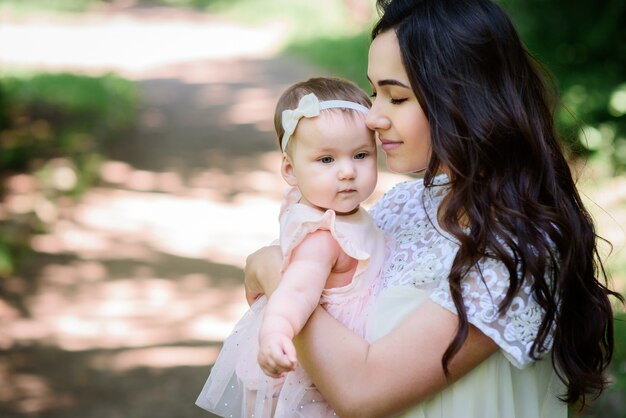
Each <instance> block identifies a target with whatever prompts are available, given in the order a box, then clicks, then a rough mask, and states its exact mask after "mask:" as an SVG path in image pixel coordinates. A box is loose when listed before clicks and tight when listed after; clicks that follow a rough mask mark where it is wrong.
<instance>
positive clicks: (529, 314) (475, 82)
mask: <svg viewBox="0 0 626 418" xmlns="http://www.w3.org/2000/svg"><path fill="white" fill-rule="evenodd" d="M378 6H379V9H380V10H382V17H381V18H380V20H379V21H378V23H377V24H376V26H375V28H374V30H373V41H372V44H371V47H370V52H369V64H368V78H369V80H370V83H371V85H372V89H373V96H374V99H373V104H372V109H371V110H370V113H369V114H368V117H367V124H368V126H369V127H370V128H371V129H373V130H375V131H376V134H377V137H378V139H379V141H380V143H381V148H382V150H383V151H384V152H385V153H386V155H387V165H388V167H389V168H390V169H391V170H392V171H395V172H399V173H416V172H420V171H423V179H420V180H415V181H413V182H407V183H403V184H400V185H398V186H396V187H395V188H394V189H392V190H391V191H390V192H388V193H387V194H386V195H385V197H383V198H382V199H381V201H380V202H378V203H377V204H376V205H375V207H374V208H373V209H372V210H371V213H372V216H373V217H374V219H375V221H376V223H377V225H378V226H379V227H380V228H381V229H382V230H383V231H385V232H386V233H387V234H388V235H390V236H391V237H392V238H393V241H394V242H395V247H394V248H393V249H391V251H390V252H389V255H388V256H387V263H386V266H385V268H384V277H383V282H384V289H383V291H382V292H381V295H380V296H379V299H378V302H377V305H376V307H375V308H374V310H373V312H371V313H370V318H371V320H370V331H371V332H370V335H369V337H370V338H369V339H370V341H372V342H368V341H366V340H364V339H363V338H360V337H358V336H356V335H354V334H352V333H350V332H349V331H347V330H346V329H345V328H343V327H342V326H341V325H340V324H338V323H337V322H336V321H334V320H333V319H332V318H331V317H330V316H329V315H328V314H327V313H326V312H325V311H324V310H323V309H322V308H320V307H318V308H317V309H316V311H315V312H314V314H313V315H312V317H311V318H310V320H309V321H308V323H307V326H306V327H305V328H304V330H303V331H302V332H301V333H300V335H299V336H298V337H297V338H296V347H297V350H298V356H299V359H300V361H301V362H302V364H303V365H304V367H305V369H306V370H307V372H308V373H309V374H310V376H311V378H312V380H313V382H314V383H315V385H316V386H317V388H318V389H319V391H320V392H321V393H322V395H323V396H324V397H325V398H326V399H327V400H328V402H329V404H330V405H331V406H333V407H334V408H335V410H336V411H337V413H338V415H339V416H341V417H344V418H345V417H351V416H358V417H367V416H374V417H378V416H390V415H395V414H399V413H402V412H404V413H406V416H410V417H428V418H434V417H438V418H443V417H487V418H490V417H491V418H496V417H507V418H509V417H511V418H522V417H523V418H531V417H532V418H536V417H545V418H548V417H549V418H554V417H566V416H567V404H568V403H569V404H573V403H576V402H582V404H583V405H584V402H585V399H586V395H587V394H598V393H599V392H601V390H602V389H603V388H604V387H605V385H606V381H605V379H604V377H603V375H602V372H603V370H604V369H605V368H606V366H607V365H608V364H609V362H610V359H611V355H612V351H613V329H612V311H611V305H610V302H609V299H608V296H609V295H614V296H616V297H618V298H620V300H621V299H622V298H621V296H619V295H618V294H616V293H614V292H612V291H610V290H609V289H608V288H607V287H606V280H600V278H602V277H603V276H604V274H603V269H602V264H601V262H600V260H599V257H598V255H597V247H596V235H595V231H594V226H593V224H592V222H591V218H590V216H589V214H588V212H587V211H586V210H585V208H584V206H583V204H582V202H581V200H580V196H579V194H578V192H577V190H576V187H575V185H574V182H573V180H572V177H571V174H570V171H569V168H568V165H567V162H566V161H565V158H564V156H563V153H562V151H561V149H560V146H559V141H558V138H557V136H556V133H555V129H554V122H553V113H552V108H551V105H550V103H549V94H548V91H547V89H546V85H545V83H544V81H543V78H542V77H541V73H540V71H539V67H538V65H537V63H536V62H535V61H534V59H533V58H532V57H531V56H530V54H529V53H528V52H527V51H526V49H525V47H524V46H523V44H522V43H521V41H520V40H519V37H518V35H517V33H516V31H515V29H514V27H513V25H512V24H511V22H510V20H509V18H508V17H507V16H506V14H505V13H504V12H503V11H502V10H501V9H500V8H499V7H498V6H497V5H495V4H494V3H492V2H489V1H488V0H421V1H419V0H413V1H410V0H392V1H379V2H378ZM279 261H280V257H279V256H277V255H276V249H275V248H274V247H268V248H265V249H261V250H260V251H258V252H257V253H255V254H253V255H251V256H250V257H249V259H248V265H247V266H246V285H247V293H248V298H249V300H253V299H254V298H255V297H256V296H257V295H258V294H259V293H268V294H271V292H272V290H273V288H274V287H275V286H276V284H275V283H276V282H277V281H278V280H279V277H278V276H279V275H278V273H277V271H278V269H277V268H276V265H277V264H278V263H279ZM415 405H417V406H415ZM411 407H412V408H411Z"/></svg>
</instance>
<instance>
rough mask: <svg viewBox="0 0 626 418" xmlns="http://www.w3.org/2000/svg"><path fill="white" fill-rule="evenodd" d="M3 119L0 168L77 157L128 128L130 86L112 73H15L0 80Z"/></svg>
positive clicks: (131, 113)
mask: <svg viewBox="0 0 626 418" xmlns="http://www.w3.org/2000/svg"><path fill="white" fill-rule="evenodd" d="M0 86H1V87H0V88H1V89H2V91H3V92H4V95H5V96H6V98H5V100H6V102H7V103H6V105H5V107H4V109H5V113H6V117H7V121H6V122H5V123H6V125H5V129H3V132H2V133H0V139H1V140H2V141H1V144H0V150H2V153H0V169H4V170H7V169H9V170H25V169H27V168H29V167H30V168H33V167H31V166H32V164H33V163H34V164H40V163H38V161H45V160H47V159H50V158H54V157H61V156H70V157H72V158H78V156H81V155H85V154H88V153H92V152H97V149H98V144H99V142H101V141H104V140H106V138H107V137H109V136H111V135H112V133H113V132H117V131H119V130H120V129H123V128H124V127H126V126H128V125H129V124H130V123H131V122H132V121H133V119H134V115H135V109H136V105H137V97H136V91H135V86H134V84H133V83H131V82H129V81H126V80H123V79H121V78H119V77H117V76H114V75H111V74H109V75H105V76H102V77H87V76H80V75H75V74H34V75H15V76H7V77H3V78H0Z"/></svg>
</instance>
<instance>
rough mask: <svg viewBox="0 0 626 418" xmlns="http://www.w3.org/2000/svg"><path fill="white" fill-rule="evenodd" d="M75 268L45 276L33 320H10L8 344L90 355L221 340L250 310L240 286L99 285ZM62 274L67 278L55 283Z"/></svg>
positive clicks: (202, 282) (5, 331) (201, 280)
mask: <svg viewBox="0 0 626 418" xmlns="http://www.w3.org/2000/svg"><path fill="white" fill-rule="evenodd" d="M54 270H56V271H54ZM72 270H73V268H72V266H57V268H56V269H49V270H48V271H47V272H45V274H51V276H49V277H48V276H44V282H43V283H42V284H41V286H40V292H39V293H38V294H36V295H33V297H32V299H31V301H30V314H31V317H30V318H16V317H15V315H11V316H12V317H13V318H12V319H13V320H12V321H11V322H4V323H3V324H2V325H0V333H1V334H2V335H3V338H4V339H5V340H6V339H9V340H11V341H10V343H11V344H9V346H10V345H13V344H24V343H32V342H35V341H39V342H40V343H45V344H46V345H55V346H58V347H61V348H63V349H66V350H87V349H95V348H109V349H113V348H124V347H145V346H153V345H159V344H172V343H175V342H178V341H221V340H223V339H224V337H225V336H226V335H227V333H228V332H229V331H230V329H231V328H232V325H233V323H234V321H236V320H237V319H238V318H239V317H240V316H241V315H243V313H244V312H245V310H246V309H247V304H246V302H245V299H244V297H243V288H242V286H241V285H238V286H231V287H228V288H224V287H220V286H219V285H216V281H215V280H214V279H212V278H211V277H209V276H204V275H195V276H191V277H187V278H185V277H183V278H182V279H181V280H180V281H172V280H169V279H159V278H141V277H132V278H128V279H116V280H107V281H99V282H93V281H90V280H85V279H84V278H83V277H81V276H80V275H79V273H80V271H76V270H75V269H74V271H72ZM59 274H65V275H66V277H67V279H66V280H65V281H59V280H57V279H55V278H56V277H58V276H59ZM46 279H47V280H46ZM2 313H3V314H4V315H6V314H7V313H8V314H10V313H11V312H2ZM4 315H3V316H4ZM5 318H6V317H5ZM2 345H7V341H4V343H3V344H2Z"/></svg>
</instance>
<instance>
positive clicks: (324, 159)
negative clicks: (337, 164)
mask: <svg viewBox="0 0 626 418" xmlns="http://www.w3.org/2000/svg"><path fill="white" fill-rule="evenodd" d="M319 161H320V162H321V163H322V164H330V163H332V162H333V161H335V160H334V159H333V157H322V158H320V159H319Z"/></svg>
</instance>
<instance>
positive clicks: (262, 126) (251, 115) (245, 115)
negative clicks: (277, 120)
mask: <svg viewBox="0 0 626 418" xmlns="http://www.w3.org/2000/svg"><path fill="white" fill-rule="evenodd" d="M234 100H235V105H233V106H232V107H231V108H230V110H229V112H228V118H227V119H225V120H224V123H226V124H253V125H255V126H256V128H257V129H258V130H260V131H266V132H273V130H274V107H275V106H276V98H275V97H274V94H272V93H270V92H269V91H268V90H267V89H259V88H254V89H242V90H240V91H239V92H238V93H237V95H236V97H235V99H234Z"/></svg>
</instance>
